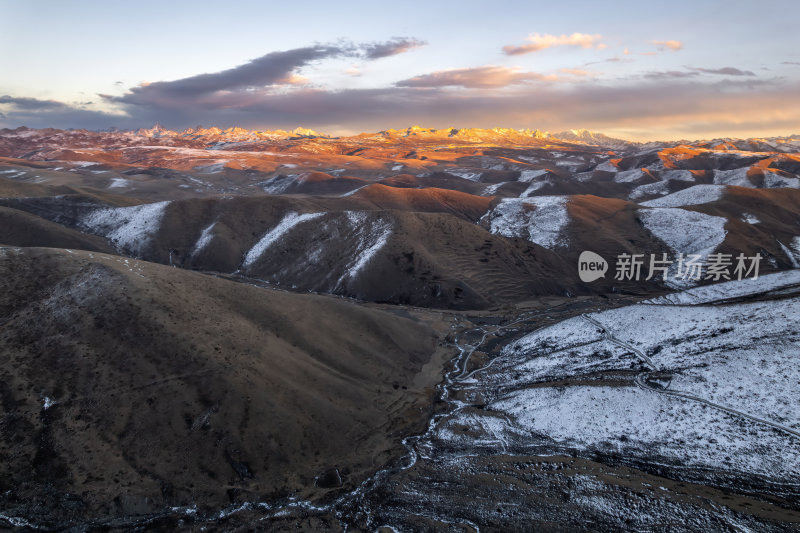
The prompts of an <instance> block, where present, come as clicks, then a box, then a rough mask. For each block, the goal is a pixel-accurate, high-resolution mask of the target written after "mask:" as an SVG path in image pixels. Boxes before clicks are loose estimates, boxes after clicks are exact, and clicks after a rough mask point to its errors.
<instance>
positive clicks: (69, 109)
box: [0, 95, 133, 129]
mask: <svg viewBox="0 0 800 533" xmlns="http://www.w3.org/2000/svg"><path fill="white" fill-rule="evenodd" d="M85 104H86V102H81V103H78V104H76V105H70V104H67V103H64V102H58V101H56V100H40V99H38V98H29V97H18V96H9V95H4V96H0V107H2V108H3V109H2V111H0V126H12V127H15V126H30V127H37V128H45V127H53V128H74V127H83V128H93V129H103V128H107V127H109V126H112V125H115V124H123V122H124V123H126V124H128V125H132V124H133V123H132V122H131V121H130V117H126V116H124V115H120V114H113V113H108V112H104V111H94V110H89V109H86V108H85V107H83V106H84V105H85Z"/></svg>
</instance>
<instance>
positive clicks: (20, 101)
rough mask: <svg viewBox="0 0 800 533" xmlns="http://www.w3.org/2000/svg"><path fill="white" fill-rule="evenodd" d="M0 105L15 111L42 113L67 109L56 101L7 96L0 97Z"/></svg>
mask: <svg viewBox="0 0 800 533" xmlns="http://www.w3.org/2000/svg"><path fill="white" fill-rule="evenodd" d="M0 105H10V106H12V108H13V109H15V110H24V111H43V110H53V109H63V108H66V107H69V106H68V105H67V104H65V103H63V102H57V101H56V100H39V99H37V98H28V97H20V96H9V95H7V94H6V95H3V96H0Z"/></svg>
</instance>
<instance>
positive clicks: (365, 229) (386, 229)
mask: <svg viewBox="0 0 800 533" xmlns="http://www.w3.org/2000/svg"><path fill="white" fill-rule="evenodd" d="M346 215H347V221H348V223H349V225H350V226H351V227H352V228H353V230H355V235H356V237H357V239H358V242H357V244H356V249H355V252H354V254H353V255H354V257H355V258H354V259H353V260H352V261H350V263H349V264H348V265H347V267H346V268H345V272H344V274H342V276H341V277H340V278H339V281H338V282H337V283H336V288H339V287H340V286H341V284H342V283H343V282H344V281H345V280H346V279H355V278H356V276H358V274H359V273H360V272H361V271H362V270H363V269H364V267H365V266H366V265H367V264H368V263H369V262H370V261H371V260H372V259H373V258H374V257H375V256H376V255H377V253H378V252H379V251H380V250H381V248H383V247H384V246H385V245H386V243H387V242H388V241H389V237H390V236H391V234H392V225H391V223H389V222H387V221H385V220H377V221H374V222H372V223H368V222H367V217H368V216H369V213H367V212H365V211H347V212H346Z"/></svg>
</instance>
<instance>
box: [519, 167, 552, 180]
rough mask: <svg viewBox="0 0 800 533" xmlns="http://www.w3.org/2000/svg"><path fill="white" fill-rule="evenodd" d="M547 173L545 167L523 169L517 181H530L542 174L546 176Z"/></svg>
mask: <svg viewBox="0 0 800 533" xmlns="http://www.w3.org/2000/svg"><path fill="white" fill-rule="evenodd" d="M545 174H547V170H545V169H540V170H523V171H522V172H520V174H519V178H517V181H521V182H523V183H530V182H531V181H533V180H534V179H536V178H538V177H540V176H544V175H545Z"/></svg>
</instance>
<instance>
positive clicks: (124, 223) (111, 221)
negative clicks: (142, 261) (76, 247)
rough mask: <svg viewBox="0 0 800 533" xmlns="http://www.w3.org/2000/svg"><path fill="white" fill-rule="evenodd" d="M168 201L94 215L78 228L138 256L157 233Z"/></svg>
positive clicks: (107, 210) (85, 219)
mask: <svg viewBox="0 0 800 533" xmlns="http://www.w3.org/2000/svg"><path fill="white" fill-rule="evenodd" d="M169 204H170V202H169V201H165V202H156V203H152V204H143V205H135V206H131V207H108V208H101V209H97V210H95V211H92V212H91V213H89V214H88V215H86V216H85V217H83V219H82V220H81V221H80V222H79V226H81V227H83V228H84V229H87V230H89V231H90V232H92V233H96V234H99V235H103V236H105V237H106V238H107V239H109V240H110V241H111V242H112V243H113V244H114V246H115V247H116V248H117V249H118V250H125V251H127V252H129V253H131V254H133V255H136V256H139V255H141V254H142V252H143V251H144V249H145V247H146V246H147V244H149V242H150V239H151V238H152V237H153V236H154V235H155V234H156V233H157V232H158V229H159V228H160V226H161V219H162V218H163V217H164V213H165V211H166V208H167V206H168V205H169Z"/></svg>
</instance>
